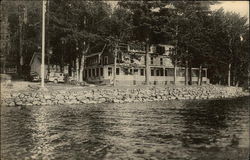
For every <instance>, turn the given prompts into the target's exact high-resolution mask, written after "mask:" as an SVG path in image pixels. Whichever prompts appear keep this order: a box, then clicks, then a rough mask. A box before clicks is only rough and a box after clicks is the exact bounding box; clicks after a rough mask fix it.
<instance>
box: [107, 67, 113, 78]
mask: <svg viewBox="0 0 250 160" xmlns="http://www.w3.org/2000/svg"><path fill="white" fill-rule="evenodd" d="M111 75H112V68H111V67H109V68H108V76H111Z"/></svg>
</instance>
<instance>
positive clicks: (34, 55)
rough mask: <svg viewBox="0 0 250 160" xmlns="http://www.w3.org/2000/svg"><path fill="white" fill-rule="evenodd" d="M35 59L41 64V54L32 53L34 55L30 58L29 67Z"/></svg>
mask: <svg viewBox="0 0 250 160" xmlns="http://www.w3.org/2000/svg"><path fill="white" fill-rule="evenodd" d="M35 58H37V59H38V60H39V62H40V63H41V61H42V54H41V53H38V52H34V54H33V55H32V58H31V60H30V64H29V65H30V66H31V64H32V63H33V61H34V59H35ZM46 59H47V58H46V56H45V64H46V63H47V60H46Z"/></svg>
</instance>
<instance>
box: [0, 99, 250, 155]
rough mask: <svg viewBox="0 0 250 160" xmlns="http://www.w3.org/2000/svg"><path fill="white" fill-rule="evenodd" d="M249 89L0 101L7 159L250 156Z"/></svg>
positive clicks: (3, 153)
mask: <svg viewBox="0 0 250 160" xmlns="http://www.w3.org/2000/svg"><path fill="white" fill-rule="evenodd" d="M248 99H249V97H244V98H237V99H225V100H202V101H200V100H195V101H189V100H187V101H177V100H173V101H165V102H150V103H127V104H89V105H71V106H43V107H41V106H36V107H22V108H16V107H2V108H1V158H2V159H18V160H21V159H60V160H61V159H87V160H88V159H93V160H95V159H96V160H101V159H174V160H177V159H178V160H182V159H186V160H190V159H197V160H198V159H203V160H204V159H205V160H206V159H207V160H216V159H225V160H229V159H234V160H235V159H239V160H243V159H248V158H247V157H248V152H249V100H248Z"/></svg>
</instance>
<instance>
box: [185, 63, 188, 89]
mask: <svg viewBox="0 0 250 160" xmlns="http://www.w3.org/2000/svg"><path fill="white" fill-rule="evenodd" d="M185 85H186V86H187V85H188V61H185Z"/></svg>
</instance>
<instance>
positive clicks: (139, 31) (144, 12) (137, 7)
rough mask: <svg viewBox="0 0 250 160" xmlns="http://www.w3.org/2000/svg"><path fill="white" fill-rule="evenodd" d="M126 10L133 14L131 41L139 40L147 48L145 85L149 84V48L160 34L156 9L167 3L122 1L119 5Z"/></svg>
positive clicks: (142, 0) (141, 0)
mask: <svg viewBox="0 0 250 160" xmlns="http://www.w3.org/2000/svg"><path fill="white" fill-rule="evenodd" d="M118 4H119V5H120V6H121V7H123V8H124V9H127V10H128V11H129V12H130V13H131V14H132V27H133V29H132V33H133V36H132V37H131V39H134V40H137V41H139V42H142V43H144V44H145V48H146V55H145V57H146V58H145V59H146V74H145V76H146V77H145V83H146V84H147V85H148V84H149V77H150V67H149V57H150V55H149V46H150V45H151V44H154V42H155V41H156V40H157V38H156V36H155V35H157V33H159V32H158V31H159V27H158V26H157V19H158V18H157V13H156V12H155V11H154V10H155V9H158V8H162V7H164V6H165V5H166V4H167V2H163V1H144V0H140V1H127V2H124V1H121V2H119V3H118Z"/></svg>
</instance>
